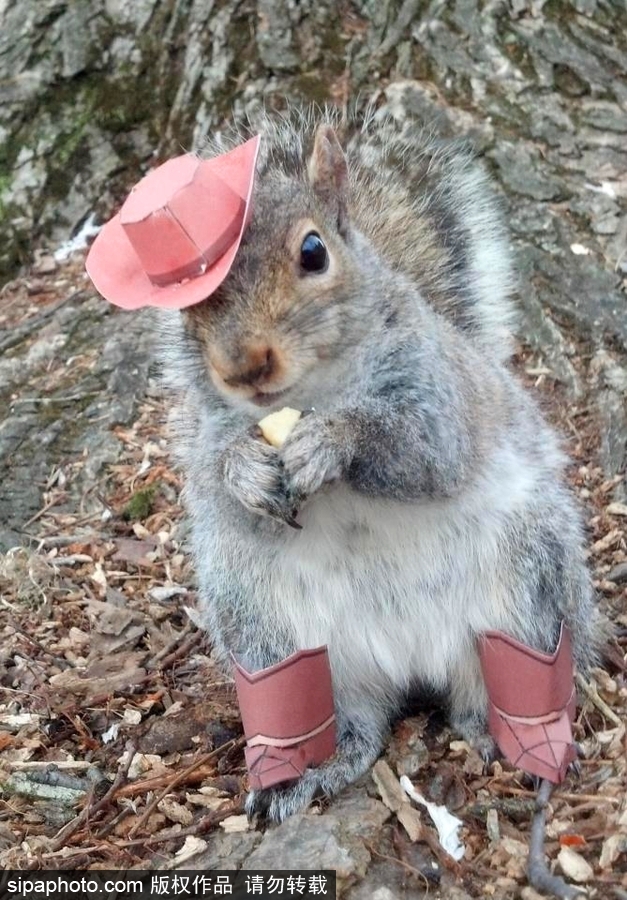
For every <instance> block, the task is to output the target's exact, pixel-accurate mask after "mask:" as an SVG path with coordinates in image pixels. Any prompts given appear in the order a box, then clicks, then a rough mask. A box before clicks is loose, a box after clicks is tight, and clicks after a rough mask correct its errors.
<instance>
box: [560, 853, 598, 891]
mask: <svg viewBox="0 0 627 900" xmlns="http://www.w3.org/2000/svg"><path fill="white" fill-rule="evenodd" d="M557 862H558V864H559V867H560V869H561V870H562V872H563V873H564V875H565V876H566V877H567V878H570V880H571V881H576V882H577V884H585V883H586V882H587V881H591V880H592V878H593V877H594V869H593V868H592V866H591V865H590V863H589V862H588V861H587V860H585V859H584V858H583V856H580V854H579V853H577V852H576V851H575V850H573V849H572V847H562V849H561V850H560V852H559V853H558V854H557Z"/></svg>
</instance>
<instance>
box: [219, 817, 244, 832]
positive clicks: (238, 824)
mask: <svg viewBox="0 0 627 900" xmlns="http://www.w3.org/2000/svg"><path fill="white" fill-rule="evenodd" d="M220 828H222V829H223V830H224V831H226V833H227V834H235V833H236V832H240V831H250V822H249V821H248V816H245V815H244V816H229V817H228V818H227V819H223V820H222V821H221V822H220Z"/></svg>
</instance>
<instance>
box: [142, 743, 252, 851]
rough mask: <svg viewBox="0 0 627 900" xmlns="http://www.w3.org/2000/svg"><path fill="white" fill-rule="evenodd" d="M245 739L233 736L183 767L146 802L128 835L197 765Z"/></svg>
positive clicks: (146, 818)
mask: <svg viewBox="0 0 627 900" xmlns="http://www.w3.org/2000/svg"><path fill="white" fill-rule="evenodd" d="M245 740H246V739H245V738H243V737H242V738H233V739H232V740H230V741H226V743H224V744H221V745H220V746H219V747H216V749H215V750H212V751H211V753H203V755H202V756H200V757H199V758H198V759H197V760H196V762H193V763H192V764H191V765H189V766H188V767H187V768H186V769H183V771H182V772H180V773H179V774H178V775H177V776H176V777H175V778H173V779H172V781H171V782H170V784H168V785H166V787H164V789H163V790H162V791H161V792H160V793H159V794H157V796H156V797H155V798H154V799H153V800H152V801H151V802H150V803H149V804H148V806H147V807H146V809H145V810H144V812H143V815H142V817H141V818H140V819H139V821H138V822H136V824H135V825H133V827H132V828H131V829H130V831H129V833H128V834H129V837H133V835H134V834H137V832H138V831H139V829H140V828H141V827H142V825H144V824H145V822H146V821H147V820H148V817H149V816H150V814H151V813H152V811H153V810H154V809H155V807H156V806H157V804H159V803H161V801H162V800H163V798H164V797H167V795H168V794H169V793H170V791H172V790H173V789H174V788H175V787H176V786H177V785H179V784H181V782H183V781H185V779H186V778H187V777H188V776H189V775H190V774H191V773H192V772H193V771H194V770H195V769H197V768H198V767H199V766H202V765H204V764H205V763H207V762H208V761H209V760H210V759H213V758H214V757H216V756H219V755H220V754H221V753H223V752H225V751H226V750H230V749H231V748H232V747H235V746H236V745H237V744H239V745H240V746H243V745H244V743H245Z"/></svg>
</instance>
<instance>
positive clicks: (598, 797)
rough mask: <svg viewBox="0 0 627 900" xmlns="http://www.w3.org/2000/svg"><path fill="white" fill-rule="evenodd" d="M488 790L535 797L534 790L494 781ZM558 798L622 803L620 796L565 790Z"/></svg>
mask: <svg viewBox="0 0 627 900" xmlns="http://www.w3.org/2000/svg"><path fill="white" fill-rule="evenodd" d="M490 790H493V791H498V792H499V793H501V794H511V795H512V796H513V797H533V798H535V797H536V794H535V793H534V791H529V790H526V789H525V788H515V787H508V786H507V785H506V784H498V783H497V782H494V781H493V782H491V783H490ZM559 799H560V800H567V801H568V802H569V803H579V802H580V801H582V802H584V803H595V804H598V803H613V804H615V805H616V806H619V805H620V804H621V803H622V800H621V798H620V797H609V796H607V797H606V796H605V795H604V794H568V793H566V792H565V791H560V794H559Z"/></svg>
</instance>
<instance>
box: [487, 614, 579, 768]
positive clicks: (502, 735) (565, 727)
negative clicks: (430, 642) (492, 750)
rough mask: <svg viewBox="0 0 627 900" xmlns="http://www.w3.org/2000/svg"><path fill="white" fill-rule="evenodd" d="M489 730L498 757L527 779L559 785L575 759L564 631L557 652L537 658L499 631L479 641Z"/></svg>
mask: <svg viewBox="0 0 627 900" xmlns="http://www.w3.org/2000/svg"><path fill="white" fill-rule="evenodd" d="M479 656H480V660H481V668H482V670H483V677H484V679H485V684H486V688H487V691H488V700H489V720H488V721H489V730H490V734H491V735H492V737H493V738H494V740H495V741H496V743H497V744H498V746H499V749H500V750H501V752H502V753H503V755H504V756H505V757H506V758H507V759H508V760H509V761H510V762H511V763H513V764H514V765H515V766H517V767H518V768H521V769H524V770H525V771H527V772H529V773H531V774H532V775H537V776H539V777H540V778H547V779H548V780H549V781H552V782H554V783H559V782H561V781H563V779H564V777H565V775H566V770H567V769H568V766H569V765H570V763H571V762H572V761H573V760H574V759H575V758H576V755H577V754H576V750H575V746H574V744H573V736H572V728H571V723H572V721H573V718H574V715H575V687H574V680H573V659H572V650H571V641H570V634H569V631H568V628H566V626H564V625H562V627H561V630H560V637H559V642H558V645H557V649H556V650H555V652H554V653H553V654H548V653H540V652H539V651H537V650H533V649H532V648H531V647H528V646H526V645H525V644H522V643H520V642H519V641H516V640H514V639H513V638H511V637H509V636H508V635H506V634H504V633H503V632H501V631H486V632H485V633H484V634H482V635H481V637H480V639H479Z"/></svg>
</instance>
